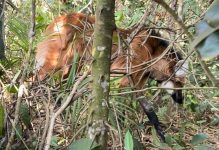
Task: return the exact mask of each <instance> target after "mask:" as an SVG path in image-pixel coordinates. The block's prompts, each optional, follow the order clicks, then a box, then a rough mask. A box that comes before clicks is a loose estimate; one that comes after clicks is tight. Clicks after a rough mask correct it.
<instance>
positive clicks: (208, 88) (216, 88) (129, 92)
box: [110, 87, 218, 96]
mask: <svg viewBox="0 0 219 150" xmlns="http://www.w3.org/2000/svg"><path fill="white" fill-rule="evenodd" d="M153 89H166V90H218V87H184V88H166V87H149V88H144V89H141V90H135V91H128V92H121V93H116V94H110V96H118V95H125V94H132V93H139V92H144V91H147V90H153Z"/></svg>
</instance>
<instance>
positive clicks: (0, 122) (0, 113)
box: [0, 104, 5, 137]
mask: <svg viewBox="0 0 219 150" xmlns="http://www.w3.org/2000/svg"><path fill="white" fill-rule="evenodd" d="M4 118H5V112H4V107H3V106H2V104H0V137H1V136H3V134H4Z"/></svg>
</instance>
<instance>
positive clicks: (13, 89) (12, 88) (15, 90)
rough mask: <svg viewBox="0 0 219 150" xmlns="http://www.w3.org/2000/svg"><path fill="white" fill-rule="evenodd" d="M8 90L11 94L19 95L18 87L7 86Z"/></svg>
mask: <svg viewBox="0 0 219 150" xmlns="http://www.w3.org/2000/svg"><path fill="white" fill-rule="evenodd" d="M6 89H7V91H8V92H9V93H17V92H18V88H17V86H16V85H8V86H6Z"/></svg>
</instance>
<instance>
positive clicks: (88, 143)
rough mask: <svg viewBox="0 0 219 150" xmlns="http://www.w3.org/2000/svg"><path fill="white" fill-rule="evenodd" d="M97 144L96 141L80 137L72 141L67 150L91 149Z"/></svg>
mask: <svg viewBox="0 0 219 150" xmlns="http://www.w3.org/2000/svg"><path fill="white" fill-rule="evenodd" d="M98 146H99V145H97V143H96V142H94V141H93V140H91V139H86V138H84V139H80V140H77V141H74V142H73V143H72V144H71V145H70V146H69V148H68V150H91V149H94V148H97V147H98Z"/></svg>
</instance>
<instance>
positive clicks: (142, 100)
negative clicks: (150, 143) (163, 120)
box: [138, 97, 165, 142]
mask: <svg viewBox="0 0 219 150" xmlns="http://www.w3.org/2000/svg"><path fill="white" fill-rule="evenodd" d="M138 101H139V103H140V105H141V107H142V108H143V110H144V112H145V114H146V115H147V117H148V119H149V121H150V123H152V124H153V125H154V127H155V129H156V131H157V133H158V135H159V136H160V138H161V140H162V141H163V142H165V137H164V132H163V130H162V128H161V126H160V122H159V120H158V117H157V115H156V113H155V112H154V110H153V107H152V106H151V105H150V104H149V103H148V102H147V101H146V100H145V97H140V98H138Z"/></svg>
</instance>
